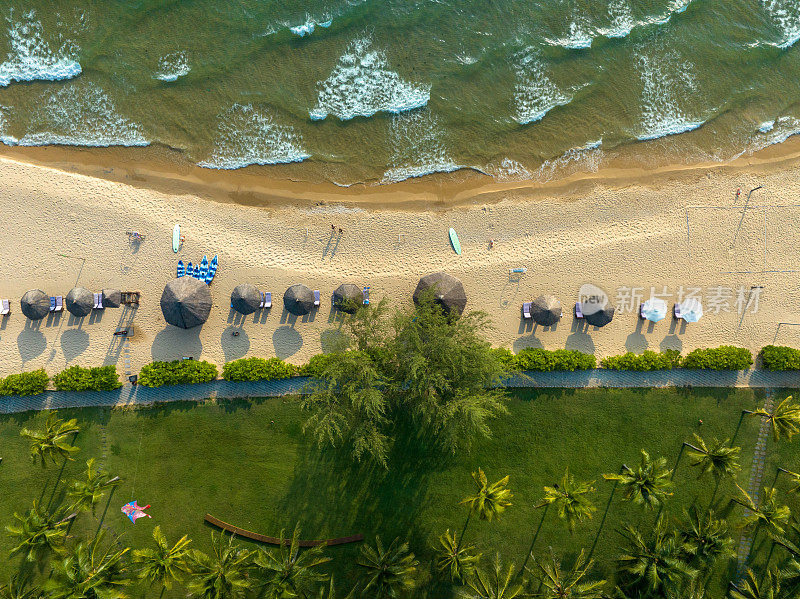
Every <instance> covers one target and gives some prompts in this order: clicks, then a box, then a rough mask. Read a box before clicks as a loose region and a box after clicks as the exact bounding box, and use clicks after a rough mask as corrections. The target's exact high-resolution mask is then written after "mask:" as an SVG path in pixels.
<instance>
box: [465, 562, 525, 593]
mask: <svg viewBox="0 0 800 599" xmlns="http://www.w3.org/2000/svg"><path fill="white" fill-rule="evenodd" d="M514 579H515V576H514V564H509V565H508V568H507V569H503V564H502V562H501V561H500V554H499V553H497V554H495V556H494V559H493V560H492V563H491V568H490V569H489V570H485V569H483V568H478V569H476V570H475V573H474V574H473V575H472V576H470V577H469V578H468V579H467V588H466V589H463V590H461V596H462V597H464V599H514V597H522V596H524V595H523V589H524V583H523V582H514Z"/></svg>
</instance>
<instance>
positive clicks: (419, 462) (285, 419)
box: [0, 389, 800, 596]
mask: <svg viewBox="0 0 800 599" xmlns="http://www.w3.org/2000/svg"><path fill="white" fill-rule="evenodd" d="M762 403H763V395H761V394H760V393H759V392H754V391H750V390H726V389H691V390H609V389H598V390H580V391H573V390H545V391H539V390H517V391H516V392H515V393H514V396H513V398H512V400H511V401H510V403H509V412H510V413H509V414H508V415H507V416H504V417H503V418H501V419H500V420H498V421H497V422H496V423H495V426H494V431H495V434H494V437H493V439H491V440H486V441H481V442H479V443H477V444H476V445H475V446H474V448H473V450H472V452H471V453H470V454H468V455H461V456H456V457H452V458H446V459H436V458H435V457H433V456H429V455H424V454H422V453H420V451H419V450H418V449H417V447H418V446H419V444H417V443H414V442H410V443H408V444H406V446H405V447H398V448H396V451H395V452H394V454H393V455H392V456H391V466H390V469H389V471H388V472H386V471H380V470H375V469H370V468H359V467H354V466H352V465H351V464H350V462H349V461H348V460H347V459H346V458H343V457H341V456H339V455H336V454H335V453H334V452H328V453H327V454H320V452H318V451H317V450H315V449H314V448H313V447H312V446H311V445H310V444H309V442H308V440H307V439H306V438H305V437H304V435H303V434H302V414H301V413H300V410H299V408H298V403H297V400H296V399H294V398H285V399H280V398H272V399H265V400H256V401H253V402H247V401H241V400H239V401H226V402H220V403H212V402H209V403H206V404H202V405H198V404H188V403H176V404H168V405H165V406H162V407H156V408H152V409H141V410H107V409H84V410H70V411H67V410H65V411H62V412H61V416H62V417H64V418H66V417H75V418H77V419H78V420H79V422H80V424H81V426H82V432H81V433H80V435H79V437H78V439H77V441H76V443H77V444H78V445H79V446H80V447H81V452H80V453H79V454H78V456H79V457H78V458H77V460H76V462H75V463H70V464H69V465H68V466H67V468H66V470H65V478H68V477H69V476H72V475H74V474H76V473H78V472H80V470H82V468H83V462H84V461H85V460H86V459H87V458H89V457H93V456H95V457H97V458H98V459H100V458H101V456H104V462H105V466H106V469H107V470H108V471H109V472H111V473H113V474H119V475H121V476H122V477H123V479H124V483H123V484H122V485H121V486H120V487H119V489H117V491H116V492H115V494H114V496H113V499H112V501H111V507H110V508H109V510H108V514H107V516H106V519H105V522H106V524H108V525H109V526H110V527H111V529H112V530H114V531H115V532H117V533H124V542H125V543H127V544H129V545H131V546H133V547H137V546H142V545H143V544H145V543H147V542H148V541H149V535H150V534H151V531H152V528H153V526H154V525H155V524H160V525H161V527H162V529H163V530H164V531H165V533H166V534H167V536H168V538H170V539H175V538H176V537H177V536H179V535H182V534H184V533H188V534H189V535H190V536H191V538H192V539H193V540H194V543H195V544H196V545H197V546H198V547H199V548H201V549H206V548H207V547H208V544H209V538H210V534H211V528H209V527H208V526H206V525H205V524H204V522H203V515H204V514H205V513H206V512H209V513H211V514H213V515H215V516H217V517H219V518H221V519H223V520H226V521H228V522H231V523H233V524H236V525H238V526H241V527H243V528H248V529H251V530H254V531H257V532H261V533H265V534H270V535H274V536H277V535H278V534H279V532H280V530H281V529H282V528H285V529H287V530H290V529H291V528H292V527H293V526H294V523H295V522H297V521H299V522H300V523H301V526H302V528H303V537H304V538H321V537H338V536H346V535H350V534H354V533H359V532H360V533H363V534H365V535H366V536H367V538H370V537H374V535H375V534H380V535H381V537H382V538H384V539H385V540H387V541H388V540H391V539H392V538H393V537H394V536H396V535H400V536H402V537H404V538H408V539H409V540H410V542H411V545H412V548H413V550H414V551H415V552H416V553H417V555H418V556H420V557H423V558H427V557H429V556H430V554H431V550H430V547H431V546H432V544H433V543H434V542H435V540H436V538H437V537H438V535H440V534H441V533H442V532H443V531H444V530H445V529H446V528H448V527H449V528H451V529H456V530H459V531H460V529H461V527H462V525H463V522H464V517H465V515H466V514H465V511H464V509H463V508H462V507H460V506H458V502H459V501H460V499H462V498H463V496H464V495H466V494H467V493H468V492H470V491H471V490H472V481H471V479H470V472H471V471H473V470H475V469H476V468H478V467H482V468H483V469H484V470H485V471H486V473H487V476H488V477H489V479H490V480H496V479H497V478H500V477H502V476H505V475H506V474H508V475H510V477H511V478H510V487H511V489H512V491H513V492H514V498H513V506H512V507H511V508H509V509H508V510H507V512H506V513H505V514H504V516H503V518H502V519H501V520H500V521H498V522H493V523H485V522H474V524H473V525H471V527H470V530H469V532H468V533H467V536H468V538H469V540H470V541H472V542H474V543H476V544H477V545H479V546H480V547H481V548H482V549H483V550H484V553H487V554H490V553H493V552H494V551H495V550H500V551H501V553H502V554H503V556H504V558H505V559H506V560H512V561H514V562H515V563H517V564H519V563H520V562H521V559H522V558H523V556H524V554H525V552H526V550H527V547H528V545H529V543H530V540H531V537H532V534H533V532H534V530H535V528H536V526H537V525H538V523H539V519H540V514H541V512H540V511H539V510H535V509H534V507H533V506H534V504H535V502H536V501H537V500H538V499H539V498H540V497H541V494H542V486H543V485H545V484H552V483H554V482H557V480H558V479H559V478H560V477H561V475H562V474H563V472H564V469H565V468H566V467H569V469H570V471H571V472H573V473H574V474H575V475H576V476H577V477H579V478H582V479H592V480H595V481H596V484H595V486H596V488H597V493H596V500H597V502H596V503H597V506H598V513H597V515H596V516H595V518H594V519H593V520H592V521H590V522H588V523H584V524H583V525H579V526H578V528H577V530H576V531H575V533H574V534H572V535H570V534H569V533H567V532H566V528H565V527H564V526H562V524H561V523H560V522H559V521H558V520H557V518H556V515H555V513H554V512H553V511H551V512H550V514H548V516H547V519H546V521H545V523H544V525H543V527H542V530H541V534H540V536H539V539H538V541H537V548H538V551H539V552H543V551H545V550H546V549H547V547H548V546H551V545H552V546H553V547H554V549H556V551H558V552H560V553H566V554H568V555H573V554H574V553H575V552H577V550H578V549H579V548H580V547H587V548H588V547H589V546H590V545H591V543H592V540H593V538H594V535H595V533H596V531H597V525H598V522H599V519H600V516H601V514H602V511H603V508H604V507H605V501H606V500H607V498H608V495H609V492H610V490H611V483H608V482H605V481H603V480H602V477H601V474H602V473H603V472H614V471H617V470H618V469H619V467H620V464H621V463H622V462H625V463H627V464H629V465H631V466H633V465H634V464H635V463H636V462H637V461H638V456H639V450H640V449H641V448H644V449H646V450H647V451H649V452H650V453H651V455H663V456H664V457H666V458H667V459H668V462H669V466H670V467H672V465H673V463H674V461H675V459H676V457H677V455H678V450H679V448H680V445H681V442H682V441H684V440H687V441H689V440H691V435H692V433H694V432H699V433H701V434H702V435H703V436H704V437H706V438H707V439H710V437H712V436H718V437H720V438H726V437H729V436H731V435H732V434H733V432H734V430H735V429H736V425H737V422H739V418H740V414H741V410H742V409H752V408H754V407H756V406H757V405H761V404H762ZM43 419H44V416H43V415H33V414H23V415H15V416H3V417H0V455H2V457H3V458H4V460H3V464H2V465H0V481H1V484H2V494H1V495H0V521H1V522H2V523H3V524H5V523H7V522H9V521H10V519H11V515H12V513H13V512H14V511H15V510H16V511H21V510H24V509H26V506H28V505H29V504H30V501H31V499H32V498H34V497H38V496H40V495H41V494H42V490H43V488H44V489H45V490H44V494H43V495H44V500H45V501H47V500H49V496H50V492H49V491H50V488H51V487H52V483H53V481H54V480H55V478H56V476H57V474H58V468H54V467H50V468H48V469H47V470H42V469H40V468H38V467H34V466H32V465H31V463H30V460H29V457H28V454H27V452H28V446H27V442H26V441H25V440H24V439H22V438H21V437H20V436H19V430H20V428H21V427H23V426H29V427H35V426H37V425H39V424H40V423H41V422H42V421H43ZM700 419H702V420H703V424H702V425H700V424H699V420H700ZM757 424H758V423H757V422H756V421H755V419H751V418H749V419H745V421H744V423H743V424H742V426H741V428H740V430H739V433H738V437H737V445H741V446H742V465H743V468H742V471H741V473H740V477H739V482H740V484H741V485H742V486H744V487H746V486H747V480H748V477H749V471H750V463H751V460H752V452H753V446H754V443H755V438H756V432H757ZM103 438H105V442H104V441H103ZM770 447H773V445H770ZM795 447H796V445H785V446H783V447H781V448H780V453H779V454H776V455H778V456H779V459H780V461H781V463H782V465H784V466H785V467H787V468H789V469H795V470H796V469H799V468H800V459H799V458H798V456H797V452H796V450H795V449H794V448H795ZM772 475H774V468H773V469H772ZM695 476H696V473H695V472H694V471H693V470H692V469H691V468H690V466H689V462H688V460H687V459H686V458H685V457H684V460H683V461H682V463H681V467H680V468H679V470H678V472H677V474H676V477H675V481H676V483H677V491H676V493H675V495H674V496H673V498H672V499H671V502H670V504H669V507H668V510H667V512H669V513H672V514H679V513H680V511H681V509H682V507H684V506H688V505H690V504H691V503H692V501H694V500H695V499H696V500H697V501H698V502H699V503H701V504H703V505H704V504H705V503H706V502H707V501H708V498H709V497H710V494H711V492H712V490H713V482H710V481H708V480H704V481H697V480H696V478H695ZM769 480H770V481H771V477H770V478H769ZM723 486H724V485H723ZM45 487H46V488H45ZM729 490H730V489H728V488H721V490H720V492H719V493H720V495H724V494H725V493H727V492H728V491H729ZM132 499H137V500H138V501H139V502H140V504H148V503H149V504H151V505H152V507H151V508H150V510H149V512H150V514H152V516H153V518H152V520H147V519H143V520H139V522H138V523H137V524H136V525H133V524H131V523H130V522H129V521H128V520H127V519H126V518H125V516H123V514H122V513H121V512H120V506H121V505H122V504H123V503H125V502H127V501H130V500H132ZM56 501H57V499H56ZM102 507H104V503H103V504H101V509H100V510H98V517H99V516H100V515H101V514H102ZM736 514H738V512H736ZM653 518H654V516H653V514H651V513H643V512H642V511H641V510H640V509H637V508H634V507H632V506H628V505H625V504H621V503H618V502H617V501H615V502H614V504H613V505H612V507H611V509H610V511H609V514H608V520H607V521H606V525H605V528H604V532H603V535H602V536H601V538H600V541H599V543H598V546H597V550H596V553H595V557H596V558H597V560H598V567H599V568H600V569H601V570H602V571H603V572H606V573H607V572H609V570H610V568H611V566H612V565H613V564H612V560H613V558H614V556H615V555H616V554H617V550H618V549H617V547H618V536H617V534H616V532H615V531H616V529H618V528H619V526H620V525H621V524H622V523H624V522H631V523H634V524H636V523H638V522H641V523H642V524H644V525H646V526H649V524H650V523H651V522H652V521H653ZM90 520H91V516H88V517H84V522H85V523H86V524H84V525H82V526H89V523H88V522H89V521H90ZM93 526H94V527H96V523H94V524H93ZM79 528H80V527H79V526H76V527H75V529H74V530H77V529H79ZM10 546H11V539H9V538H8V536H7V535H0V555H5V554H6V553H7V551H8V549H9V547H10ZM329 551H330V554H331V555H333V556H334V557H335V558H336V560H337V561H338V562H339V565H338V566H335V570H336V576H337V579H340V580H341V579H342V578H343V577H348V576H350V575H351V573H350V568H349V563H350V562H351V561H352V558H353V557H354V555H355V552H356V551H357V546H343V547H336V548H332V549H330V550H329ZM16 564H17V561H16V560H12V561H8V560H0V577H3V578H4V577H5V576H6V575H8V574H9V573H10V572H12V571H14V569H15V568H16ZM152 595H153V596H156V594H155V593H153V594H152ZM177 595H178V594H177V593H176V595H175V596H177ZM431 596H447V595H446V593H445V592H444V590H443V589H439V590H437V591H436V592H435V593H432V594H431Z"/></svg>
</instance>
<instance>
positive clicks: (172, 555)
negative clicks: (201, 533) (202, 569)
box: [133, 526, 191, 595]
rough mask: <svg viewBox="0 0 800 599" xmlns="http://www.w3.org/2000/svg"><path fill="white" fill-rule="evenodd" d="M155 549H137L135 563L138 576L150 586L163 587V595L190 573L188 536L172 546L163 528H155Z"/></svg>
mask: <svg viewBox="0 0 800 599" xmlns="http://www.w3.org/2000/svg"><path fill="white" fill-rule="evenodd" d="M153 540H154V541H155V547H147V548H145V549H136V550H134V552H133V563H134V564H136V565H137V567H138V571H137V575H138V577H139V578H141V579H142V580H144V581H146V582H147V583H149V584H150V585H158V586H160V587H161V595H163V594H164V591H165V590H169V589H171V588H172V584H173V582H177V581H180V580H182V577H183V575H184V574H186V573H187V572H189V570H190V563H189V544H190V543H191V541H190V540H189V537H187V536H186V535H184V536H182V537H181V538H180V539H178V541H177V542H176V543H175V544H174V545H172V546H170V545H169V543H168V542H167V537H166V536H165V535H164V533H163V532H161V527H160V526H156V527H155V528H153Z"/></svg>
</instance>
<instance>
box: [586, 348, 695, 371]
mask: <svg viewBox="0 0 800 599" xmlns="http://www.w3.org/2000/svg"><path fill="white" fill-rule="evenodd" d="M600 365H601V366H602V367H603V368H608V369H609V370H635V371H637V372H646V371H650V370H672V369H673V368H678V367H679V366H680V365H681V352H679V351H678V350H675V349H668V350H666V351H663V352H660V353H659V352H654V351H652V350H645V351H644V352H643V353H641V354H634V353H632V352H628V353H626V354H622V355H621V356H609V357H607V358H603V359H602V360H601V362H600Z"/></svg>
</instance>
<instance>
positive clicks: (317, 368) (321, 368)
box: [297, 353, 335, 378]
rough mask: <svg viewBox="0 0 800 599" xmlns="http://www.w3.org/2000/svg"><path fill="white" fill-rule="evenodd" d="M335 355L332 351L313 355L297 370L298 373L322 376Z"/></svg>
mask: <svg viewBox="0 0 800 599" xmlns="http://www.w3.org/2000/svg"><path fill="white" fill-rule="evenodd" d="M334 355H335V354H333V353H330V354H317V355H316V356H311V359H310V360H309V361H308V362H306V363H305V364H303V365H302V366H301V367H300V368H299V369H298V370H297V374H298V375H300V376H310V377H316V378H319V377H321V376H322V374H323V373H324V372H325V369H327V368H328V364H330V363H331V358H333V356H334Z"/></svg>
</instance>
